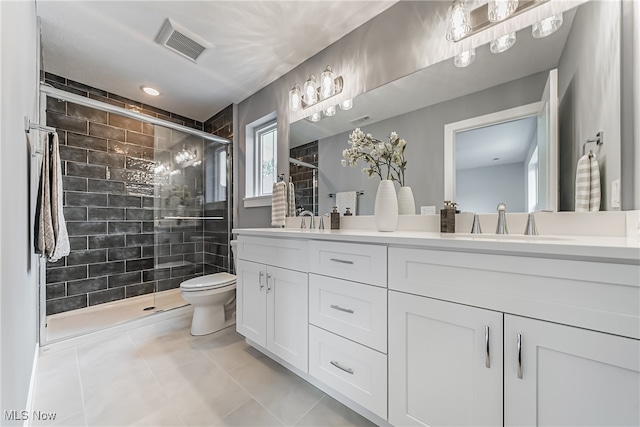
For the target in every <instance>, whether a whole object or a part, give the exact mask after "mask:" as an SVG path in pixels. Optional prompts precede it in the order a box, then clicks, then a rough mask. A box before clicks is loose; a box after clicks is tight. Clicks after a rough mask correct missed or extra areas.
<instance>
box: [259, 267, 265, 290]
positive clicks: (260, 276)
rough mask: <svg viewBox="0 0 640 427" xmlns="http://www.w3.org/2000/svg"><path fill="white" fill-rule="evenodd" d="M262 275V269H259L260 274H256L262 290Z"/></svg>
mask: <svg viewBox="0 0 640 427" xmlns="http://www.w3.org/2000/svg"><path fill="white" fill-rule="evenodd" d="M263 276H264V271H261V272H260V274H259V275H258V283H259V284H260V290H262V288H264V285H263V284H262V277H263Z"/></svg>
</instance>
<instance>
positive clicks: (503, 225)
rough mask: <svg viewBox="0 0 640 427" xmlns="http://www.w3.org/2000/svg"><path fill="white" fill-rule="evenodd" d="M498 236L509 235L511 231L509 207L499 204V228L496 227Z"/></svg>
mask: <svg viewBox="0 0 640 427" xmlns="http://www.w3.org/2000/svg"><path fill="white" fill-rule="evenodd" d="M496 234H509V230H507V205H506V204H504V203H499V204H498V226H497V227H496Z"/></svg>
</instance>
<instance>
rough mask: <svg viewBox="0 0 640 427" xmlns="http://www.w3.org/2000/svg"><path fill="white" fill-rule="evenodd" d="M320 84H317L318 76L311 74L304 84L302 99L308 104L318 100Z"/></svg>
mask: <svg viewBox="0 0 640 427" xmlns="http://www.w3.org/2000/svg"><path fill="white" fill-rule="evenodd" d="M317 91H318V86H317V85H316V76H314V75H313V74H311V75H310V76H309V78H308V79H307V81H306V82H304V86H302V92H303V95H302V100H303V101H304V103H305V104H307V105H313V104H315V103H316V102H317V101H318V96H317V95H318V93H317Z"/></svg>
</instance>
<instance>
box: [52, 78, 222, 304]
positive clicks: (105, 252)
mask: <svg viewBox="0 0 640 427" xmlns="http://www.w3.org/2000/svg"><path fill="white" fill-rule="evenodd" d="M45 81H46V82H47V83H49V84H51V85H52V86H54V87H56V88H59V89H62V90H65V91H68V92H71V93H75V94H78V95H81V96H85V97H89V98H92V99H96V100H99V101H102V102H106V103H110V104H113V105H117V106H119V107H123V108H129V109H135V110H137V111H139V112H141V113H143V114H147V115H150V116H153V117H160V118H163V119H165V120H169V121H171V122H174V123H178V124H181V125H184V126H188V127H191V128H194V129H198V130H205V131H207V132H210V133H216V134H218V135H220V136H223V137H227V138H229V139H230V138H231V137H232V136H233V135H232V134H231V130H232V128H233V126H232V120H233V117H232V109H231V107H229V108H227V109H225V110H223V111H222V112H220V113H219V114H217V115H216V116H214V117H212V118H211V119H210V120H208V121H207V122H206V123H202V122H198V121H196V120H192V119H189V118H186V117H182V116H180V115H177V114H173V113H171V112H168V111H164V110H161V109H158V108H155V107H152V106H150V105H146V104H142V103H140V102H137V101H134V100H130V99H127V98H123V97H121V96H118V95H115V94H111V93H108V92H106V91H103V90H100V89H97V88H92V87H89V86H86V85H84V84H82V83H78V82H74V81H72V80H67V79H65V78H63V77H60V76H56V75H53V74H49V73H45ZM47 124H48V125H50V126H54V127H56V128H57V130H58V135H59V139H60V144H61V148H60V156H61V159H62V161H63V171H64V176H63V188H64V202H65V203H64V211H65V215H66V220H67V227H68V230H69V235H70V244H71V254H70V255H69V256H68V257H65V258H63V259H61V260H59V261H58V262H56V263H49V264H48V265H47V274H46V305H47V314H55V313H61V312H66V311H70V310H76V309H80V308H84V307H88V306H93V305H98V304H103V303H107V302H112V301H117V300H120V299H124V298H130V297H135V296H139V295H144V294H148V293H151V292H154V290H158V291H162V290H167V289H174V288H177V287H179V286H180V283H181V282H182V281H184V280H186V279H188V278H191V277H196V276H198V275H202V274H204V273H213V272H218V271H228V269H229V265H230V264H229V255H228V253H227V242H228V241H229V234H228V227H227V225H226V224H218V223H221V222H222V221H202V220H198V221H189V222H185V221H182V222H179V221H157V220H155V218H158V217H162V216H167V214H168V213H169V212H165V211H163V210H162V209H163V208H166V206H163V205H162V202H161V200H162V199H161V198H160V197H157V195H156V194H155V192H156V191H157V192H158V193H161V191H160V190H156V188H155V187H154V184H158V183H161V184H167V183H168V180H165V181H162V178H161V177H156V176H155V174H154V167H155V163H154V159H155V155H156V152H155V150H154V144H155V139H154V138H156V137H158V138H161V137H163V138H170V137H171V135H172V134H173V133H172V131H168V132H167V131H166V130H161V131H160V132H161V134H159V135H156V134H155V132H156V128H155V127H154V126H153V125H150V124H148V123H144V122H141V121H138V120H134V119H131V118H128V117H122V116H118V115H115V114H112V113H107V112H104V111H100V110H97V109H94V108H90V107H85V106H82V105H77V104H73V103H71V102H64V101H59V100H57V99H55V98H52V97H48V98H47ZM214 128H215V129H214ZM165 133H166V135H168V136H165ZM166 154H168V153H166ZM191 169H193V168H191ZM227 173H228V182H229V183H230V182H231V170H230V169H228V171H227ZM202 180H203V178H202V174H200V175H199V176H198V174H196V175H187V176H185V177H184V181H185V184H188V185H195V186H199V188H198V189H199V190H200V191H203V190H204V188H203V187H204V184H203V182H202ZM227 192H228V194H227V201H225V202H223V203H222V204H221V203H217V204H215V210H211V208H212V206H213V205H207V204H205V205H203V204H202V201H200V203H198V201H197V200H196V194H192V195H191V197H190V198H188V201H189V204H188V205H187V207H186V208H184V212H183V214H182V215H183V216H202V215H216V216H217V215H224V216H225V219H226V215H227V214H226V212H227V206H228V204H227V203H228V201H229V200H230V195H231V194H232V189H231V185H229V186H228V190H227ZM185 200H186V199H185ZM174 214H175V212H174ZM156 222H157V226H156ZM214 222H215V223H216V225H210V224H209V223H214ZM156 240H157V241H158V243H159V244H158V245H156ZM203 242H204V243H203ZM167 262H171V263H172V264H165V265H168V266H165V267H163V265H162V263H167ZM186 262H188V263H189V264H187V263H186ZM159 263H160V264H159ZM158 264H159V265H158Z"/></svg>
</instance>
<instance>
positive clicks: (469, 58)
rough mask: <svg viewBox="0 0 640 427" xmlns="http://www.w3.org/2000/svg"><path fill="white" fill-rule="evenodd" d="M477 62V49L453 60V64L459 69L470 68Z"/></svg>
mask: <svg viewBox="0 0 640 427" xmlns="http://www.w3.org/2000/svg"><path fill="white" fill-rule="evenodd" d="M475 60H476V49H475V48H471V49H469V50H465V51H464V52H462V53H459V54H457V55H456V56H455V58H453V64H454V65H455V66H456V67H458V68H464V67H468V66H469V65H471V64H472V63H473V61H475Z"/></svg>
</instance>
